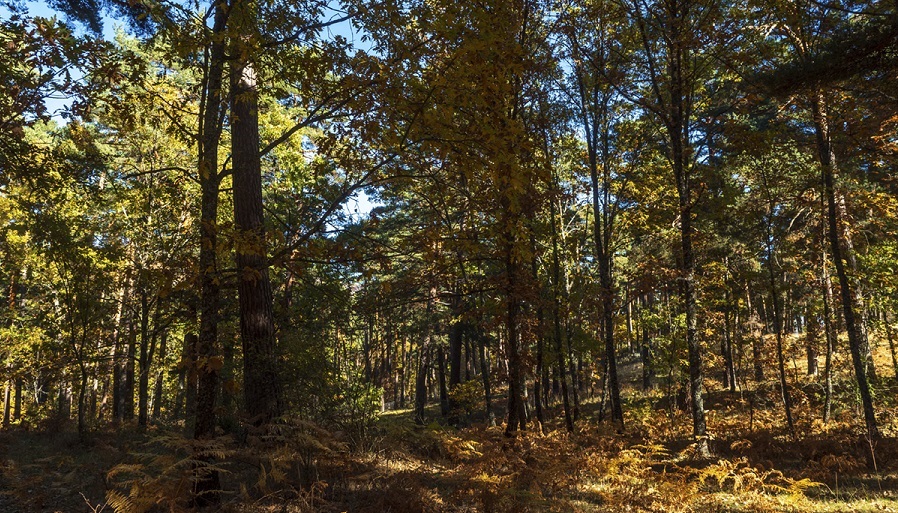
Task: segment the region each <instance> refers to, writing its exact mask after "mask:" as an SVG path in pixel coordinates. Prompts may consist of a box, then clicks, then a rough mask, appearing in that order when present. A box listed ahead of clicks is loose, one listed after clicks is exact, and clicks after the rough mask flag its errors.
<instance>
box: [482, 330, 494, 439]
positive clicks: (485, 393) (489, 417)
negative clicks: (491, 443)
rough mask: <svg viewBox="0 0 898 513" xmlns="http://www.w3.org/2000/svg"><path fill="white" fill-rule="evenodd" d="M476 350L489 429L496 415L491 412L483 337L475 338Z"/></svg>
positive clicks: (487, 360)
mask: <svg viewBox="0 0 898 513" xmlns="http://www.w3.org/2000/svg"><path fill="white" fill-rule="evenodd" d="M477 348H478V351H479V352H480V376H481V378H482V379H483V400H484V408H485V411H486V418H487V422H488V423H489V425H490V427H492V426H495V425H496V414H495V413H494V412H493V395H492V389H491V386H490V360H489V358H488V356H487V350H486V338H485V337H484V336H483V335H478V337H477Z"/></svg>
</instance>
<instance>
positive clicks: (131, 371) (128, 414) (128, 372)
mask: <svg viewBox="0 0 898 513" xmlns="http://www.w3.org/2000/svg"><path fill="white" fill-rule="evenodd" d="M135 360H137V328H136V327H135V326H134V318H133V317H129V319H128V347H127V349H126V350H125V387H124V390H123V391H122V405H123V416H124V419H125V420H134V385H135V381H136V377H137V376H136V375H135V368H134V365H135V363H136V361H135Z"/></svg>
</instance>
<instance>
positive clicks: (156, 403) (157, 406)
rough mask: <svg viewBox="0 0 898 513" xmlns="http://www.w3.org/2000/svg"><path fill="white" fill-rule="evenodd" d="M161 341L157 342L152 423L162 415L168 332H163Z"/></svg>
mask: <svg viewBox="0 0 898 513" xmlns="http://www.w3.org/2000/svg"><path fill="white" fill-rule="evenodd" d="M161 337H162V339H161V340H160V342H159V372H158V373H157V374H156V386H155V387H154V388H153V422H156V421H158V420H159V418H160V417H161V413H162V384H163V383H162V382H163V381H164V379H165V353H166V350H167V349H168V347H167V346H168V330H163V331H162V335H161Z"/></svg>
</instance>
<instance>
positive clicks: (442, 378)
mask: <svg viewBox="0 0 898 513" xmlns="http://www.w3.org/2000/svg"><path fill="white" fill-rule="evenodd" d="M437 358H438V363H439V366H438V368H437V381H438V382H439V386H440V415H441V416H442V417H443V418H444V419H445V418H448V417H449V412H450V411H452V409H451V408H450V407H449V389H448V388H447V386H446V354H445V352H444V351H443V347H442V346H440V347H438V348H437Z"/></svg>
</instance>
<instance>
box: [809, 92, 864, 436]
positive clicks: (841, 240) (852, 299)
mask: <svg viewBox="0 0 898 513" xmlns="http://www.w3.org/2000/svg"><path fill="white" fill-rule="evenodd" d="M812 103H813V115H814V128H815V132H816V136H817V153H818V156H819V158H820V168H821V170H822V175H823V177H822V178H823V196H824V198H825V200H826V204H827V224H828V230H827V235H828V238H829V245H830V252H831V253H832V256H833V263H835V266H836V275H837V276H838V278H839V288H840V291H841V294H842V314H843V317H844V319H845V328H846V331H847V332H848V346H849V350H850V352H851V360H852V363H853V364H854V372H855V376H856V378H857V383H858V391H859V392H860V395H861V403H862V405H863V409H864V421H865V424H866V428H867V437H868V439H869V440H870V441H871V443H872V442H873V441H875V440H878V439H879V437H880V434H879V428H878V427H877V423H876V414H875V413H874V410H873V396H872V394H871V392H870V383H869V382H868V381H867V361H866V358H865V354H864V350H865V347H866V344H867V343H866V333H865V330H864V325H863V318H860V319H859V318H857V315H856V314H857V312H856V306H857V305H856V301H857V299H858V298H857V297H856V296H855V295H854V293H853V290H854V289H853V284H852V282H851V281H850V280H849V277H848V272H847V270H846V260H847V261H848V264H849V266H851V267H852V270H854V269H855V268H856V264H854V262H855V260H854V254H853V248H852V247H851V245H850V241H849V240H846V235H847V233H848V227H847V226H845V227H843V228H842V231H841V235H840V229H839V228H840V227H839V216H838V214H837V206H836V189H835V175H836V171H837V166H836V160H835V152H834V151H833V148H832V144H831V139H830V133H829V120H828V118H827V113H826V104H825V100H824V98H823V95H822V93H819V92H818V93H816V94H815V96H814V98H813V100H812ZM843 222H847V221H845V220H843ZM858 291H859V289H858Z"/></svg>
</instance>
